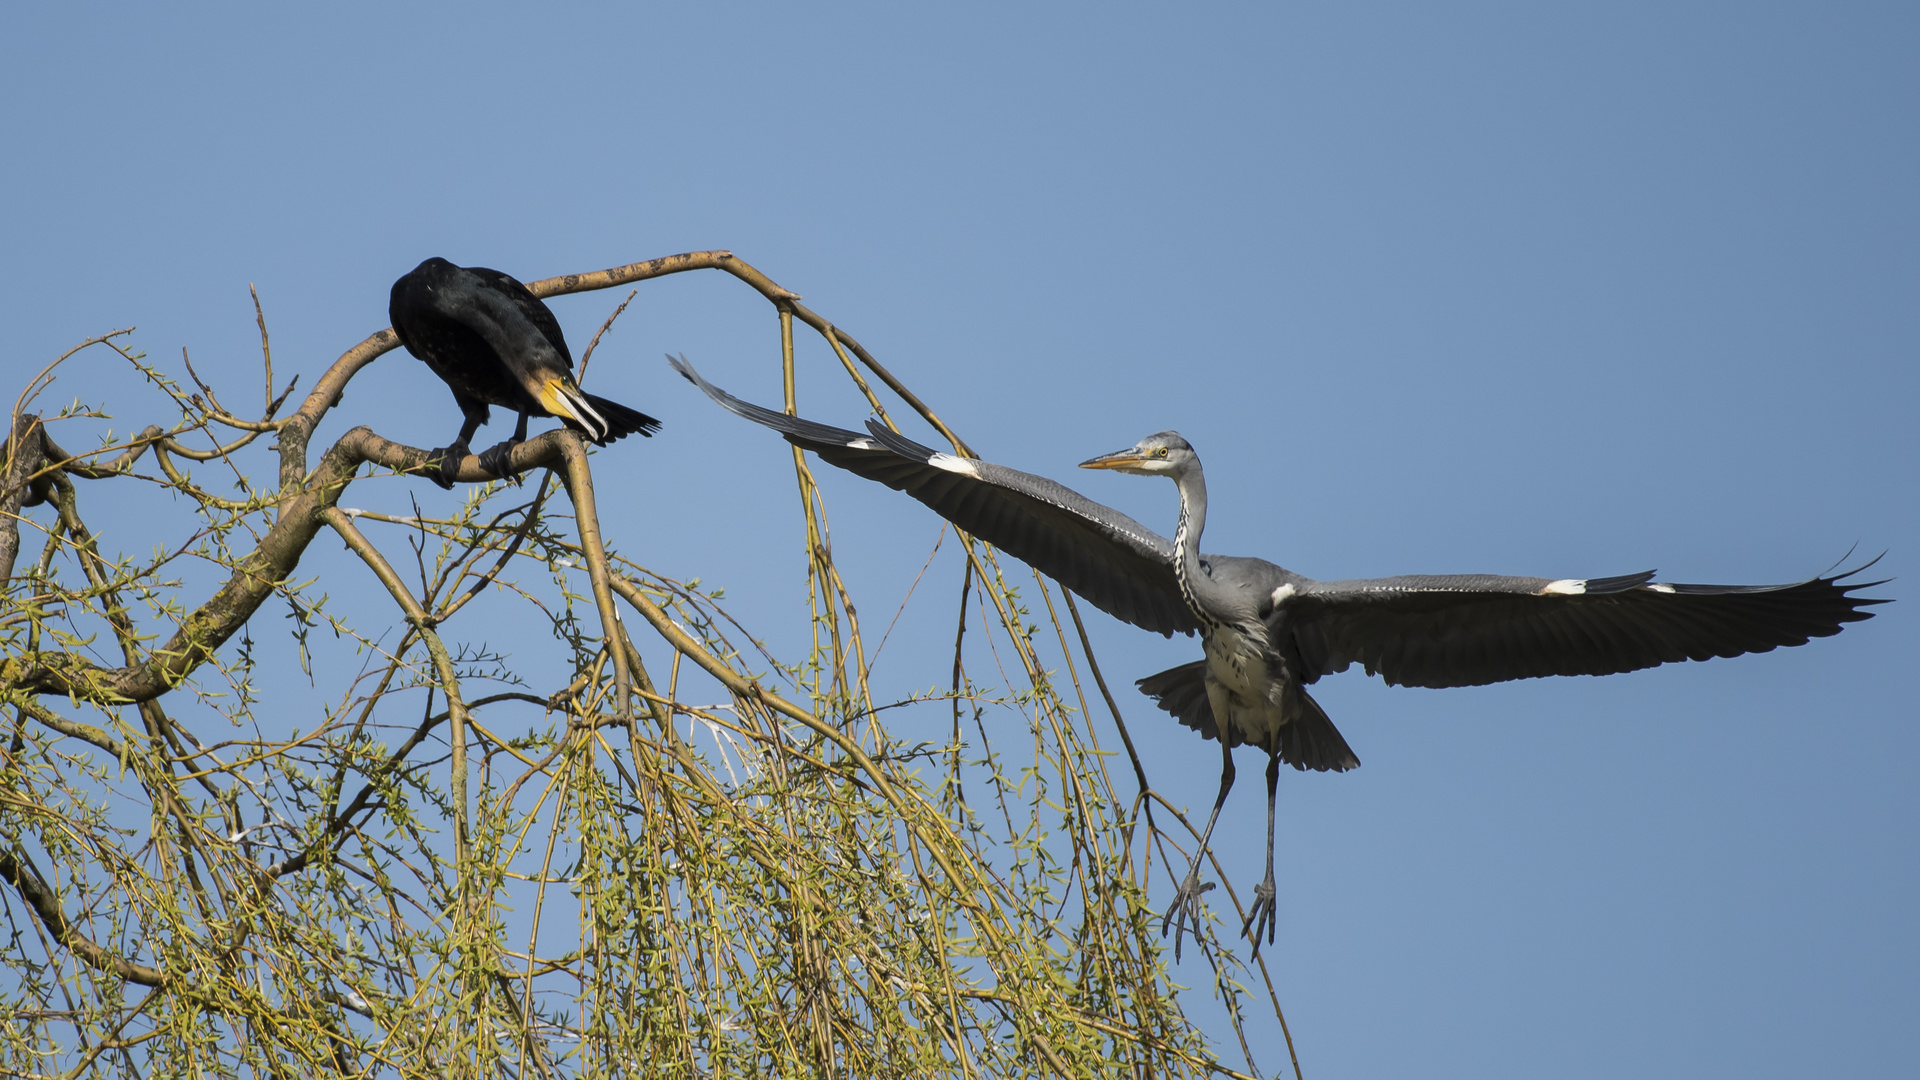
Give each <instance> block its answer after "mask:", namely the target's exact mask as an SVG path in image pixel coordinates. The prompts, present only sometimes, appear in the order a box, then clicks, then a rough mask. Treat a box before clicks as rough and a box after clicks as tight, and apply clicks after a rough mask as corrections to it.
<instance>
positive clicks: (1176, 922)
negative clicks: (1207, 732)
mask: <svg viewBox="0 0 1920 1080" xmlns="http://www.w3.org/2000/svg"><path fill="white" fill-rule="evenodd" d="M1225 735H1226V732H1225V731H1222V732H1221V736H1222V737H1221V739H1220V794H1219V796H1218V797H1216V798H1215V799H1214V800H1213V813H1211V814H1209V815H1207V827H1206V828H1205V829H1204V830H1202V831H1201V833H1200V846H1199V848H1197V849H1196V850H1195V851H1194V853H1193V864H1192V865H1191V866H1189V867H1188V868H1187V878H1186V880H1185V881H1182V882H1181V883H1180V888H1179V889H1178V890H1177V891H1175V892H1174V894H1173V903H1172V904H1170V905H1168V907H1167V914H1166V917H1165V918H1163V919H1161V920H1160V936H1162V937H1165V936H1166V934H1167V928H1168V927H1169V926H1172V927H1173V928H1174V934H1173V960H1174V963H1179V962H1180V939H1181V936H1182V935H1184V934H1185V933H1186V932H1187V927H1188V925H1189V924H1191V925H1192V927H1193V936H1194V937H1196V938H1197V937H1199V936H1200V894H1202V893H1204V892H1206V891H1207V890H1208V889H1211V888H1213V884H1212V883H1211V882H1209V883H1208V884H1206V885H1205V886H1202V885H1201V884H1200V863H1201V861H1202V860H1204V859H1205V858H1206V857H1207V842H1208V841H1210V840H1211V839H1212V838H1213V826H1214V823H1215V822H1217V821H1219V820H1220V808H1221V807H1223V806H1225V805H1227V792H1229V791H1232V790H1233V747H1231V746H1229V745H1228V744H1227V740H1226V738H1225Z"/></svg>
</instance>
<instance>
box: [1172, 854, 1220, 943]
mask: <svg viewBox="0 0 1920 1080" xmlns="http://www.w3.org/2000/svg"><path fill="white" fill-rule="evenodd" d="M1212 888H1213V882H1211V881H1209V882H1207V883H1206V884H1205V885H1202V884H1200V868H1199V867H1197V866H1196V867H1194V868H1193V869H1192V870H1189V871H1188V872H1187V880H1185V881H1183V882H1181V883H1180V889H1179V891H1177V892H1175V893H1174V894H1173V903H1171V904H1168V905H1167V914H1166V917H1165V918H1163V919H1161V920H1160V936H1161V937H1166V936H1167V928H1168V927H1172V928H1173V962H1174V963H1176V964H1177V963H1179V962H1180V939H1181V937H1182V936H1183V935H1184V934H1186V932H1187V929H1188V928H1189V927H1191V928H1192V929H1193V938H1194V940H1195V941H1198V940H1200V897H1201V896H1202V895H1204V894H1205V893H1206V892H1207V891H1208V890H1209V889H1212Z"/></svg>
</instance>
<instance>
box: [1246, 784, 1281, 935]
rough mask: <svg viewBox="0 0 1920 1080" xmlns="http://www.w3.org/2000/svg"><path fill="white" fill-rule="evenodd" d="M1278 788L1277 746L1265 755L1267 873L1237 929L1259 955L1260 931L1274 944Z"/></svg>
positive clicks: (1256, 889)
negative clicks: (1275, 817) (1274, 818)
mask: <svg viewBox="0 0 1920 1080" xmlns="http://www.w3.org/2000/svg"><path fill="white" fill-rule="evenodd" d="M1279 791H1280V751H1279V750H1278V749H1277V748H1276V749H1275V750H1274V751H1273V752H1272V754H1270V755H1269V756H1268V758H1267V877H1266V880H1264V881H1262V882H1261V883H1260V884H1258V885H1256V886H1254V889H1253V907H1252V908H1250V909H1248V911H1247V921H1246V925H1244V926H1242V927H1241V928H1240V932H1241V933H1243V934H1246V935H1247V936H1248V937H1249V938H1250V939H1252V941H1253V955H1255V956H1259V955H1260V931H1261V929H1262V928H1264V929H1265V930H1266V932H1267V944H1269V945H1271V944H1273V927H1274V921H1275V920H1274V914H1273V912H1274V887H1273V813H1274V797H1275V796H1276V795H1278V794H1279Z"/></svg>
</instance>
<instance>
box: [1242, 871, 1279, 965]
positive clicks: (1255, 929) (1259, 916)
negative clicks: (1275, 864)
mask: <svg viewBox="0 0 1920 1080" xmlns="http://www.w3.org/2000/svg"><path fill="white" fill-rule="evenodd" d="M1273 896H1274V889H1273V868H1272V867H1271V866H1269V867H1268V868H1267V880H1265V881H1263V882H1261V883H1260V884H1258V885H1255V886H1254V887H1253V907H1252V908H1250V909H1248V911H1247V922H1246V925H1244V926H1242V927H1241V928H1240V932H1241V933H1243V934H1245V935H1247V940H1249V941H1251V942H1253V955H1254V956H1255V957H1258V956H1259V955H1260V931H1262V930H1265V931H1266V932H1267V944H1269V945H1271V944H1273V929H1274V922H1275V919H1274V917H1273V906H1274V905H1273Z"/></svg>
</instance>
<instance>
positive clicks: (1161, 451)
mask: <svg viewBox="0 0 1920 1080" xmlns="http://www.w3.org/2000/svg"><path fill="white" fill-rule="evenodd" d="M1153 456H1154V457H1166V456H1167V448H1166V447H1164V446H1163V447H1161V448H1159V449H1158V450H1155V451H1154V452H1153Z"/></svg>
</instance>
